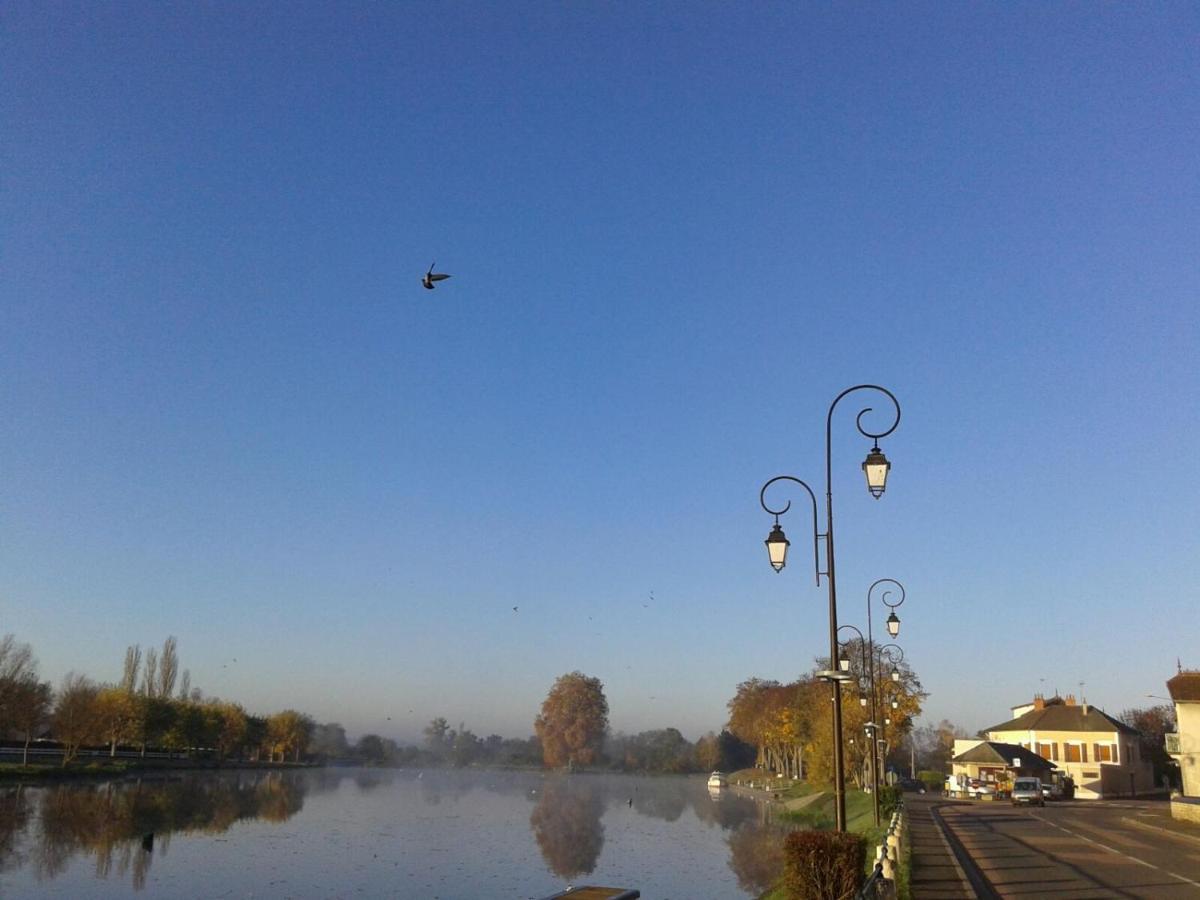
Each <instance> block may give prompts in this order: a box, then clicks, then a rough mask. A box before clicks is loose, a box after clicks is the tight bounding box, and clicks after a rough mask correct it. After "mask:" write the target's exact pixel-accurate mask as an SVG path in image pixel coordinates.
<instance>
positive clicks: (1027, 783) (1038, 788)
mask: <svg viewBox="0 0 1200 900" xmlns="http://www.w3.org/2000/svg"><path fill="white" fill-rule="evenodd" d="M1022 803H1028V804H1029V805H1030V806H1045V805H1046V798H1045V797H1043V796H1042V781H1041V779H1040V778H1017V779H1016V780H1014V781H1013V788H1012V804H1013V806H1020V805H1021V804H1022Z"/></svg>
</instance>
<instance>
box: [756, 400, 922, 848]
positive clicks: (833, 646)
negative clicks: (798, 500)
mask: <svg viewBox="0 0 1200 900" xmlns="http://www.w3.org/2000/svg"><path fill="white" fill-rule="evenodd" d="M857 391H875V392H877V393H880V394H883V395H884V396H886V397H887V399H888V400H889V401H890V402H891V404H892V406H893V407H894V408H895V411H896V417H895V418H894V419H892V421H891V424H890V425H889V426H888V427H887V428H885V429H884V430H883V431H878V432H875V431H868V430H867V429H866V428H864V427H863V416H865V415H866V414H867V413H869V412H871V411H872V407H869V406H868V407H864V408H863V409H862V410H860V411H859V413H858V416H857V417H856V418H855V420H854V425H855V428H857V429H858V432H859V434H861V435H862V436H863V437H866V438H870V439H871V441H872V444H873V446H872V448H871V452H870V453H868V454H867V459H866V461H865V462H864V463H863V472H864V474H865V475H866V478H867V489H868V490H869V491H870V492H871V496H873V497H875V498H876V499H878V498H879V497H881V496H882V495H883V491H884V489H885V488H886V486H887V474H888V471H889V470H890V469H891V463H889V462H888V460H887V457H885V456H884V455H883V452H882V451H881V450H880V449H879V440H880V438H885V437H887V436H888V435H889V434H891V433H892V432H893V431H895V430H896V428H897V426H899V424H900V402H899V401H898V400H897V399H896V396H895V395H894V394H893V393H892V392H891V391H889V390H888V389H887V388H884V387H880V386H879V385H876V384H856V385H854V386H853V387H850V388H846V390H844V391H842V392H841V393H840V394H838V395H837V396H836V397H834V399H833V402H832V403H831V404H829V412H827V413H826V415H825V534H824V535H821V534H819V533H818V531H817V500H816V497H815V496H814V495H813V492H812V489H811V488H810V487H809V486H808V485H807V484H805V483H804V482H802V481H800V479H798V478H793V477H792V476H790V475H783V476H777V477H776V478H772V479H771V480H770V481H768V482H767V483H766V484H764V485H763V487H762V491H760V492H759V503H760V504H762V507H763V509H765V510H766V511H767V512H768V513H770V514H771V515H773V516H775V525H776V526H778V525H779V517H780V516H781V515H783V514H784V513H785V512H787V510H788V509H789V507H790V506H791V502H790V501H789V503H788V505H787V506H785V507H784V508H783V509H781V510H773V509H771V508H770V507H769V506H767V504H766V500H765V493H766V489H767V487H768V486H769V485H771V484H773V483H774V482H776V481H779V480H780V479H786V480H790V481H794V482H797V483H799V484H801V485H802V486H803V487H804V489H805V490H806V491H807V493H808V495H809V497H810V498H811V499H812V509H813V563H814V566H815V568H816V572H817V584H818V585H820V583H821V568H820V563H819V561H818V555H817V542H818V540H819V539H820V538H821V537H824V538H825V582H826V584H827V585H828V587H829V659H830V664H832V662H833V660H834V659H836V658H837V630H838V626H837V575H836V568H835V566H834V553H833V546H834V540H833V412H834V410H835V409H836V408H837V405H838V403H840V402H841V400H842V398H843V397H845V396H846V395H847V394H852V393H855V392H857ZM782 531H783V530H782V528H780V529H779V532H780V534H779V538H776V540H774V541H772V540H771V538H770V537H768V539H767V550H768V553H769V554H770V559H771V567H772V568H774V569H775V571H776V572H778V571H780V570H782V569H783V566H784V564H785V563H786V559H787V537H786V536H784V535H783V534H782ZM771 535H772V536H774V535H775V530H774V529H772V532H771ZM780 538H781V539H782V540H780ZM780 544H782V546H778V545H780ZM773 545H776V546H773ZM776 563H778V565H776ZM831 691H832V694H833V697H832V699H833V793H834V811H835V815H836V823H835V828H836V829H837V830H838V831H845V830H846V770H845V759H844V758H843V756H842V692H841V689H840V687H839V685H838V684H837V683H836V682H835V683H833V684H832V685H831Z"/></svg>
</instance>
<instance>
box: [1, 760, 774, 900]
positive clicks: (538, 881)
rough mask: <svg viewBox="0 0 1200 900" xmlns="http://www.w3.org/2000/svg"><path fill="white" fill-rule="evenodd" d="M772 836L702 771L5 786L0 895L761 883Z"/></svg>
mask: <svg viewBox="0 0 1200 900" xmlns="http://www.w3.org/2000/svg"><path fill="white" fill-rule="evenodd" d="M779 842H780V835H779V833H778V832H777V831H776V830H775V829H773V828H771V827H770V826H769V825H767V824H765V822H764V812H763V810H762V809H761V807H760V806H759V805H758V804H756V803H755V801H753V800H749V799H746V798H742V797H737V796H733V795H732V794H730V793H729V792H726V793H725V794H724V795H723V796H720V797H713V796H710V795H709V792H708V789H707V788H706V787H705V779H704V778H703V777H689V778H685V777H637V776H632V775H542V774H540V773H536V772H505V771H444V770H427V771H424V772H417V771H415V770H413V771H409V770H379V769H373V770H368V769H319V770H308V771H301V772H272V773H263V772H252V771H244V772H227V773H222V774H199V773H197V774H186V775H179V774H176V775H175V776H173V777H169V778H168V777H154V778H146V777H143V778H141V779H140V780H137V779H131V780H121V781H113V782H105V783H94V782H92V783H87V784H67V785H53V786H37V787H29V786H24V787H19V788H18V787H12V786H4V787H0V897H84V898H87V897H125V896H129V895H131V894H137V893H139V892H140V893H142V894H143V895H144V896H148V897H179V898H189V900H190V898H201V897H298V898H299V897H347V898H350V897H412V898H422V900H425V898H442V900H450V898H462V900H490V898H541V897H545V896H547V895H549V894H553V893H554V892H556V891H558V890H562V889H563V888H565V887H566V886H568V885H571V884H575V885H580V884H605V885H610V886H621V887H635V888H638V889H639V890H641V892H642V897H643V898H646V900H665V898H674V900H703V898H714V900H724V898H737V897H748V896H756V895H757V894H759V893H761V892H762V891H763V890H765V889H766V888H767V887H768V886H769V884H770V883H771V881H772V880H773V879H774V878H775V875H776V873H777V871H778V866H779Z"/></svg>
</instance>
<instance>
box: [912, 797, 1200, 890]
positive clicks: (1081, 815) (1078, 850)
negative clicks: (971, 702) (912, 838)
mask: <svg viewBox="0 0 1200 900" xmlns="http://www.w3.org/2000/svg"><path fill="white" fill-rule="evenodd" d="M909 797H910V798H911V797H912V795H909ZM909 802H910V804H911V803H912V801H911V800H910V801H909ZM918 802H920V803H922V804H925V803H928V804H930V806H931V807H932V809H931V812H932V814H933V820H934V822H935V823H936V824H937V825H938V826H940V829H941V831H942V832H943V834H944V835H945V837H946V839H947V841H948V843H949V846H950V848H951V850H953V851H954V852H955V855H956V856H957V857H958V862H959V865H960V866H961V867H962V870H963V872H964V874H965V875H966V877H967V879H968V880H969V881H970V882H971V883H972V885H973V886H974V890H975V893H976V894H977V895H978V896H980V897H984V898H996V897H1054V898H1060V897H1061V898H1072V897H1088V898H1092V897H1138V898H1140V897H1153V898H1159V897H1162V898H1167V897H1181V898H1182V897H1188V898H1192V900H1195V898H1197V897H1200V837H1187V836H1182V835H1179V834H1175V833H1171V832H1168V831H1165V830H1162V829H1161V828H1158V827H1156V823H1162V824H1166V823H1167V822H1168V821H1169V813H1167V811H1166V810H1167V804H1166V803H1164V802H1161V801H1136V800H1129V801H1083V800H1080V801H1068V802H1062V803H1048V804H1047V805H1046V806H1045V808H1030V807H1021V808H1013V807H1012V806H1011V805H1010V804H1008V803H1005V802H1003V801H998V802H942V801H938V800H936V799H934V798H921V799H920V801H918ZM914 812H915V810H914ZM1164 817H1165V818H1164ZM915 887H916V885H914V888H915ZM968 895H969V894H968ZM914 896H915V897H916V898H917V900H921V896H920V894H919V893H917V892H916V891H914ZM931 896H932V894H931ZM960 896H961V894H960Z"/></svg>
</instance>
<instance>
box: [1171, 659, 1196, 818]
mask: <svg viewBox="0 0 1200 900" xmlns="http://www.w3.org/2000/svg"><path fill="white" fill-rule="evenodd" d="M1167 691H1168V692H1169V693H1170V695H1171V699H1172V700H1173V701H1174V703H1175V733H1174V734H1169V735H1167V753H1169V754H1170V755H1171V756H1173V757H1174V758H1175V761H1176V762H1178V763H1179V775H1180V778H1181V780H1182V782H1183V796H1184V797H1187V798H1200V672H1183V671H1181V672H1180V673H1179V674H1177V675H1176V676H1175V677H1174V678H1172V679H1171V680H1170V681H1168V682H1167ZM1172 806H1174V804H1172ZM1189 818H1190V817H1189ZM1196 818H1197V819H1198V820H1200V812H1198V813H1197V814H1196Z"/></svg>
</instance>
